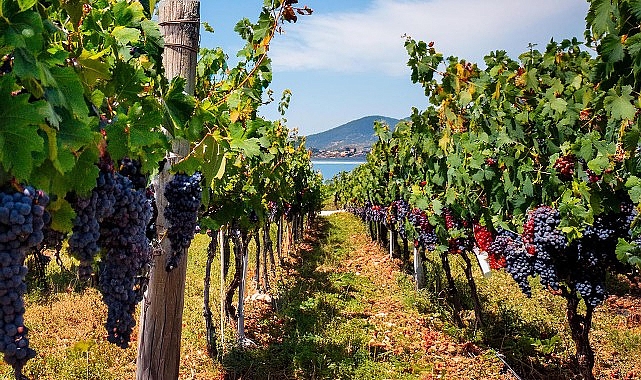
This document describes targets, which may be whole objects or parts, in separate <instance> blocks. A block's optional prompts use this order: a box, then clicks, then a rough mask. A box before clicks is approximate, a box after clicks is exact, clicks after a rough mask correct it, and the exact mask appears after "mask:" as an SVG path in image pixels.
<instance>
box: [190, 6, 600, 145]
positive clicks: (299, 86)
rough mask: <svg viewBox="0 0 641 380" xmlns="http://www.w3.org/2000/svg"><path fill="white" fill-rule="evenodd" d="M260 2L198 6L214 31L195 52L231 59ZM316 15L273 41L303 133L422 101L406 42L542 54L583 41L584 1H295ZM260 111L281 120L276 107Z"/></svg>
mask: <svg viewBox="0 0 641 380" xmlns="http://www.w3.org/2000/svg"><path fill="white" fill-rule="evenodd" d="M262 4H263V0H236V1H229V0H225V1H223V0H202V1H201V18H202V20H203V21H207V22H208V23H210V24H211V25H212V26H213V27H214V29H215V33H213V34H211V33H203V35H202V39H201V46H203V47H209V48H213V47H217V46H220V47H222V48H223V49H224V50H225V52H226V53H227V54H229V55H230V56H234V55H235V54H236V51H237V50H238V49H239V48H240V47H242V45H243V43H242V40H241V39H240V37H239V36H238V35H237V34H236V33H235V32H234V31H233V28H234V25H235V24H236V22H237V21H238V20H240V19H241V18H243V17H247V18H249V19H250V20H252V21H255V20H256V18H257V17H258V14H259V13H260V10H261V6H262ZM298 5H300V6H305V5H307V6H309V7H310V8H312V9H314V14H313V15H312V16H309V17H300V18H299V20H298V22H297V23H295V24H294V23H292V24H287V23H286V24H285V26H284V29H285V33H284V34H281V35H277V36H276V38H275V40H274V41H273V42H272V46H271V50H270V55H271V57H272V60H273V68H274V81H273V83H272V89H273V90H274V93H275V97H276V98H277V99H279V98H280V94H281V93H282V91H283V90H284V89H290V90H291V91H292V93H293V95H292V101H291V103H290V108H289V110H288V111H287V114H286V115H285V118H286V119H287V125H288V127H289V128H297V129H298V130H299V132H300V134H302V135H307V134H313V133H317V132H320V131H324V130H327V129H330V128H333V127H336V126H339V125H341V124H344V123H346V122H348V121H351V120H354V119H357V118H360V117H363V116H368V115H384V116H390V117H396V118H403V117H406V116H408V115H409V114H410V113H411V108H412V107H418V108H419V109H424V108H425V107H426V104H427V99H426V98H425V96H424V95H423V90H422V88H421V87H420V86H419V85H414V84H412V82H411V80H410V77H409V73H410V72H409V68H408V67H407V66H406V63H407V56H406V53H405V49H404V48H403V43H404V39H403V37H402V36H403V35H404V34H407V35H410V36H412V37H413V38H414V39H416V40H423V41H434V42H435V48H437V50H439V51H441V52H443V54H444V55H445V56H449V55H454V56H458V57H460V58H465V59H467V60H469V61H473V62H482V60H483V56H484V55H485V54H487V53H488V52H490V51H492V50H497V49H502V50H506V51H508V53H510V55H511V56H512V57H515V58H516V57H517V56H518V54H520V53H522V52H524V51H525V50H527V45H528V43H535V44H538V46H537V47H538V48H539V49H544V48H545V45H546V44H547V42H549V41H550V39H551V38H554V39H555V40H558V41H560V40H562V39H564V38H570V37H578V38H579V39H582V37H583V31H584V29H585V21H584V18H585V15H586V13H587V9H588V3H587V2H586V1H585V0H536V1H534V0H299V4H298ZM260 114H261V115H263V116H265V117H266V118H269V119H272V120H273V119H278V118H280V115H279V114H278V113H277V112H276V104H272V105H268V106H265V107H264V108H262V109H261V110H260Z"/></svg>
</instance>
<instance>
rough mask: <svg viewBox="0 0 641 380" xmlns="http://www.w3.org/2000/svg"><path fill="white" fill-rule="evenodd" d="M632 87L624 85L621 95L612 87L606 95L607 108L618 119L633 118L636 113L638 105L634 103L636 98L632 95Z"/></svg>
mask: <svg viewBox="0 0 641 380" xmlns="http://www.w3.org/2000/svg"><path fill="white" fill-rule="evenodd" d="M631 93H632V87H631V86H623V88H622V89H621V95H619V94H617V92H616V91H615V90H614V89H612V90H609V91H608V95H607V96H606V97H605V101H604V102H605V109H606V110H607V111H608V112H609V113H610V115H611V116H612V118H614V119H616V120H624V119H625V120H633V119H634V115H635V114H636V111H637V110H636V107H634V105H633V104H632V101H633V100H634V98H633V97H632V95H631Z"/></svg>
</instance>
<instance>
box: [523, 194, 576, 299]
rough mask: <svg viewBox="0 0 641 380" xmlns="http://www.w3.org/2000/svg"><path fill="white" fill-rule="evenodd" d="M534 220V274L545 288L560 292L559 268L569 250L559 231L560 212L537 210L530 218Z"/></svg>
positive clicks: (546, 207)
mask: <svg viewBox="0 0 641 380" xmlns="http://www.w3.org/2000/svg"><path fill="white" fill-rule="evenodd" d="M529 217H530V218H531V219H532V223H533V229H534V231H533V232H534V238H533V239H532V246H533V247H534V272H535V273H536V274H537V275H538V276H539V278H540V280H541V284H543V286H549V287H550V288H552V289H553V290H559V277H558V274H557V268H558V267H559V263H560V259H561V258H562V257H563V253H564V252H565V250H566V248H567V244H568V242H567V239H566V237H565V235H563V233H562V232H561V230H559V229H558V226H559V224H560V223H561V217H560V215H559V212H558V211H557V210H555V209H553V208H551V207H548V206H541V207H538V208H536V209H535V210H534V211H533V212H532V213H530V216H529Z"/></svg>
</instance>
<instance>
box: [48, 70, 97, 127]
mask: <svg viewBox="0 0 641 380" xmlns="http://www.w3.org/2000/svg"><path fill="white" fill-rule="evenodd" d="M50 72H51V77H52V78H53V80H54V81H55V86H52V87H47V89H46V94H47V101H49V102H51V103H53V105H55V106H59V107H64V108H66V109H68V110H69V111H70V112H72V113H73V116H74V117H75V118H85V117H86V116H87V115H88V114H89V108H88V107H87V103H86V102H85V97H84V95H83V91H82V83H81V82H80V79H79V78H78V75H77V74H76V72H75V71H74V69H73V68H71V67H62V68H61V67H52V68H51V70H50Z"/></svg>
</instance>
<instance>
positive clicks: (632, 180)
mask: <svg viewBox="0 0 641 380" xmlns="http://www.w3.org/2000/svg"><path fill="white" fill-rule="evenodd" d="M625 187H626V188H627V189H628V194H629V195H630V199H631V200H632V202H634V203H636V204H638V203H639V202H641V178H639V177H637V176H630V177H629V178H628V180H627V181H626V182H625Z"/></svg>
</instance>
